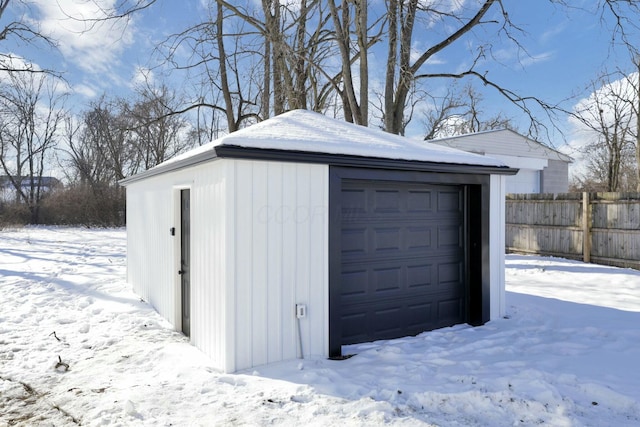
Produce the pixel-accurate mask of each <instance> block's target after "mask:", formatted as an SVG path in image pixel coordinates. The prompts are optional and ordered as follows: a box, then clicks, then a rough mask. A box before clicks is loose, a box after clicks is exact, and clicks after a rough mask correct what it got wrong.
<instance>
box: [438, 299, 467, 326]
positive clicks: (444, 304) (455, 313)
mask: <svg viewBox="0 0 640 427" xmlns="http://www.w3.org/2000/svg"><path fill="white" fill-rule="evenodd" d="M462 307H463V304H462V299H461V298H453V299H448V300H443V301H438V314H437V316H438V326H439V327H440V326H449V325H451V324H452V323H451V322H457V321H458V319H460V317H461V316H462V314H463V313H462Z"/></svg>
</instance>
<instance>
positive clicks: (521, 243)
mask: <svg viewBox="0 0 640 427" xmlns="http://www.w3.org/2000/svg"><path fill="white" fill-rule="evenodd" d="M506 247H507V252H519V253H533V254H541V255H552V256H559V257H563V258H570V259H578V260H584V261H585V262H593V263H596V264H606V265H615V266H618V267H630V268H635V269H640V193H566V194H508V195H507V200H506Z"/></svg>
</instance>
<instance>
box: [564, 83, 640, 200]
mask: <svg viewBox="0 0 640 427" xmlns="http://www.w3.org/2000/svg"><path fill="white" fill-rule="evenodd" d="M611 76H612V75H611V74H607V75H604V76H603V77H602V78H601V79H600V80H599V81H596V82H594V83H592V94H591V96H590V97H589V98H587V99H585V100H583V101H582V102H580V103H579V104H578V105H577V106H576V107H575V109H574V112H573V114H572V116H573V117H574V118H575V119H577V120H578V122H579V123H580V124H581V125H582V126H583V127H584V128H585V129H586V130H587V135H589V134H590V135H591V136H592V140H591V142H590V143H588V144H586V145H585V154H586V156H587V158H588V161H589V170H590V171H591V172H592V173H593V174H594V175H595V176H596V177H597V176H600V178H601V179H603V181H604V182H605V183H606V189H607V191H620V183H621V176H622V170H623V167H624V166H625V164H627V163H628V162H629V154H630V152H631V151H630V149H631V147H633V129H634V126H635V124H636V120H637V119H636V117H637V116H636V115H635V114H634V109H633V107H634V104H633V103H632V102H629V99H635V97H634V95H633V93H632V92H633V89H632V88H631V87H630V86H629V85H627V84H626V80H625V79H619V80H611Z"/></svg>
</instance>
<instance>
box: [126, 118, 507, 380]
mask: <svg viewBox="0 0 640 427" xmlns="http://www.w3.org/2000/svg"><path fill="white" fill-rule="evenodd" d="M515 172H516V170H514V169H512V168H509V167H507V166H506V165H504V163H503V162H502V161H500V160H496V159H492V158H489V157H486V156H480V155H476V154H471V153H466V152H463V151H459V150H454V149H451V148H447V147H440V146H437V145H430V144H425V143H422V142H415V141H412V140H409V139H407V138H403V137H400V136H396V135H391V134H388V133H385V132H382V131H379V130H375V129H370V128H365V127H362V126H357V125H353V124H349V123H345V122H343V121H339V120H334V119H331V118H328V117H326V116H323V115H320V114H317V113H313V112H309V111H302V110H296V111H291V112H289V113H286V114H283V115H280V116H277V117H274V118H271V119H269V120H266V121H263V122H261V123H259V124H256V125H253V126H251V127H249V128H246V129H243V130H240V131H238V132H234V133H232V134H230V135H227V136H225V137H222V138H220V139H218V140H216V141H214V142H213V143H210V144H208V145H204V146H202V147H199V148H197V149H194V150H192V151H190V152H188V153H186V154H184V155H181V156H178V157H176V158H174V159H172V160H170V161H167V162H165V163H163V164H161V165H159V166H157V167H155V168H152V169H150V170H148V171H146V172H143V173H141V174H139V175H136V176H132V177H130V178H127V179H125V180H124V181H123V182H122V183H123V185H125V186H126V190H127V251H128V253H127V258H128V261H127V279H128V281H129V283H130V284H131V285H132V286H133V288H134V290H135V291H136V292H137V293H138V294H140V295H141V296H142V297H143V298H144V299H145V300H146V301H148V302H149V303H151V304H152V305H153V306H154V307H155V308H156V309H157V310H158V312H160V313H161V314H162V315H163V316H164V317H165V318H167V319H168V320H169V321H170V322H171V323H172V324H173V325H175V327H176V329H177V330H181V331H183V332H184V333H185V334H187V335H189V336H190V338H191V342H192V343H193V344H194V345H195V346H197V347H198V348H200V349H201V350H202V351H203V352H204V353H206V354H207V355H208V356H209V357H210V358H211V359H212V361H213V362H214V363H215V365H216V366H217V367H218V368H219V369H221V370H223V371H226V372H233V371H236V370H240V369H246V368H251V367H254V366H258V365H262V364H267V363H272V362H277V361H281V360H287V359H295V358H296V357H304V358H309V357H312V358H326V357H339V356H340V355H341V353H342V346H343V345H346V344H351V343H357V342H366V341H373V340H377V339H390V338H395V337H401V336H407V335H414V334H417V333H420V332H423V331H426V330H430V329H434V328H439V327H443V326H449V325H453V324H458V323H465V322H466V323H469V324H472V325H480V324H483V323H485V322H487V321H488V320H490V319H495V318H498V317H500V316H502V315H504V241H505V237H504V197H505V178H506V177H507V176H508V175H510V174H514V173H515Z"/></svg>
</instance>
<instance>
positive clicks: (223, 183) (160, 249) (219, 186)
mask: <svg viewBox="0 0 640 427" xmlns="http://www.w3.org/2000/svg"><path fill="white" fill-rule="evenodd" d="M228 168H229V166H228V164H227V163H225V162H224V161H218V162H210V163H207V164H204V165H199V166H195V167H193V168H190V169H188V170H179V171H175V172H171V173H167V174H163V175H158V176H154V177H150V178H148V179H145V180H141V181H136V182H133V183H130V184H129V185H128V186H127V280H128V282H129V283H130V284H131V285H132V286H133V289H134V291H135V292H137V293H138V294H139V295H141V296H142V297H143V298H144V299H145V300H146V301H148V302H149V303H150V304H151V305H152V306H153V307H154V308H155V309H156V310H157V311H158V312H159V313H160V314H161V315H162V316H163V317H164V318H166V319H167V320H168V321H169V322H171V324H173V325H174V326H175V328H176V329H177V330H180V329H181V327H182V325H181V313H180V276H179V275H178V274H177V272H178V270H179V269H180V264H179V263H180V190H181V189H185V188H189V189H190V190H191V230H192V231H191V341H192V343H193V344H194V345H196V346H197V347H198V348H200V349H201V350H203V351H204V352H205V353H206V354H207V355H208V356H209V357H211V359H212V361H213V362H214V364H215V365H216V366H218V367H220V368H221V369H224V366H225V363H226V362H227V352H228V349H227V348H226V343H227V341H226V338H227V337H226V334H227V324H228V318H227V316H228V312H227V310H226V308H227V304H226V298H227V295H226V281H227V280H229V277H230V276H229V275H228V274H227V272H228V270H227V268H226V265H227V263H228V258H227V249H228V246H229V245H228V244H227V241H228V238H229V234H228V231H227V226H228V223H229V222H230V221H229V215H228V209H227V205H226V203H227V202H226V199H227V194H228V189H227V185H228V184H227V178H226V173H227V169H228ZM172 227H175V229H176V234H175V236H171V234H170V229H171V228H172ZM231 277H232V276H231ZM227 344H228V343H227Z"/></svg>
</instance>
